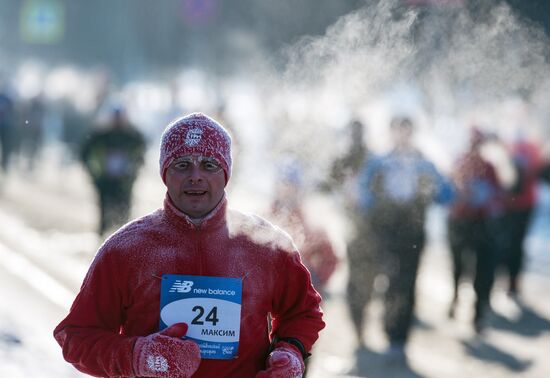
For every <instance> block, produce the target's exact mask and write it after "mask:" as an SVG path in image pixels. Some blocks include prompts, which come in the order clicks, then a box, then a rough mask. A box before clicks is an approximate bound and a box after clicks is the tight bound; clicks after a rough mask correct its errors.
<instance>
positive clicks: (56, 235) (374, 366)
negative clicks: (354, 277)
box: [0, 168, 550, 378]
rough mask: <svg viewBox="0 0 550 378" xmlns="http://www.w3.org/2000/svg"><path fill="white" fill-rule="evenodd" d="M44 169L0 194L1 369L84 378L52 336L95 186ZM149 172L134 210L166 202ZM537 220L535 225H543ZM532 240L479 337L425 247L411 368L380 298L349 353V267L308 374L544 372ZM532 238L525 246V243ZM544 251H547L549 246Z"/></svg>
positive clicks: (84, 261) (538, 262) (546, 328)
mask: <svg viewBox="0 0 550 378" xmlns="http://www.w3.org/2000/svg"><path fill="white" fill-rule="evenodd" d="M62 177H63V178H61V176H59V174H58V173H56V172H53V171H52V172H45V173H44V174H43V175H41V176H38V177H34V178H33V180H32V181H30V180H29V178H25V177H24V176H15V177H11V178H10V180H9V181H8V182H5V183H4V185H3V191H2V194H1V195H0V224H1V225H2V227H0V277H1V278H0V280H1V285H0V297H1V298H2V299H3V300H2V301H1V302H0V303H1V305H0V306H1V307H0V376H1V377H10V378H12V377H14V378H17V377H41V378H42V377H43V378H51V377H56V378H61V377H75V376H79V375H78V374H77V373H76V371H75V370H74V369H73V368H72V367H71V366H69V365H68V364H67V363H65V362H64V361H63V359H62V356H61V350H60V348H59V347H58V346H57V344H56V343H55V341H54V340H53V338H52V336H51V333H52V330H53V328H54V326H55V325H56V324H57V323H58V322H59V320H61V318H62V317H63V316H64V314H65V313H66V311H67V308H68V305H69V303H70V301H71V299H72V296H74V293H75V292H76V290H77V289H78V287H79V285H80V282H81V280H82V277H83V275H84V274H85V272H86V269H87V266H88V264H89V262H90V261H91V259H92V256H93V253H94V252H95V250H96V249H97V247H98V245H99V243H100V240H99V239H98V238H97V237H96V236H95V234H94V233H93V229H94V227H95V222H96V215H95V207H94V202H93V201H94V199H93V192H91V189H90V188H89V186H88V184H87V182H86V180H85V177H84V176H83V175H82V172H80V171H79V170H78V169H74V168H68V169H67V170H66V171H65V172H64V174H63V176H62ZM158 181H159V180H158V178H157V177H156V172H154V170H151V171H150V172H149V173H148V174H146V175H144V177H142V178H140V182H139V186H138V188H137V193H136V197H137V198H138V199H139V201H138V202H139V206H138V207H136V209H135V210H134V213H135V214H136V215H137V214H143V213H145V212H148V211H150V210H152V209H154V208H155V207H156V206H157V205H159V204H160V203H161V199H162V196H163V189H162V187H160V186H159V185H157V184H158ZM537 227H542V225H538V224H537ZM541 232H543V229H542V228H541V230H540V231H539V233H538V234H537V235H538V236H539V238H538V239H537V238H534V239H532V243H531V244H532V247H533V248H532V252H530V256H529V257H530V260H529V265H528V269H529V273H528V274H527V275H526V277H525V281H524V291H525V296H524V304H523V305H521V306H518V305H517V304H516V303H514V302H511V301H510V300H508V299H507V298H506V296H505V295H504V294H503V291H502V290H501V289H500V288H499V287H498V286H497V288H496V290H495V293H494V297H493V305H494V307H495V310H496V312H497V313H496V315H495V316H494V317H493V319H492V320H491V327H490V329H489V330H488V332H487V335H486V336H485V337H484V338H476V337H474V335H473V332H472V330H471V328H470V322H469V319H470V316H471V312H470V308H471V306H470V303H469V301H471V300H472V299H473V297H472V293H471V288H470V287H469V286H467V285H465V286H464V288H463V292H464V295H463V296H462V297H463V298H464V299H463V301H462V303H461V307H460V309H459V312H458V314H457V319H456V320H454V321H451V320H449V319H448V318H447V317H446V310H447V305H448V302H449V299H450V293H451V276H450V267H449V261H448V255H447V253H448V252H447V250H446V249H445V245H441V244H434V245H432V246H430V248H428V249H427V250H426V252H425V254H424V258H423V263H422V267H421V275H420V278H419V282H418V294H419V296H418V298H419V300H418V311H417V314H418V316H417V318H418V319H417V324H416V326H415V328H414V331H413V334H412V339H411V343H410V349H409V354H410V368H408V369H405V368H402V367H395V366H387V365H384V363H383V362H382V360H381V358H380V356H379V353H380V352H381V351H382V350H383V348H384V347H385V340H384V337H383V336H382V332H381V328H380V322H379V320H380V317H381V316H383V314H382V312H381V308H380V304H379V303H378V302H374V303H373V305H372V306H371V307H370V308H369V310H368V311H369V312H368V313H369V319H370V323H369V327H368V329H367V333H366V335H365V336H366V340H367V344H368V346H369V349H359V350H356V341H355V338H354V336H353V332H352V328H351V323H350V321H349V315H348V313H347V309H346V306H345V297H344V291H343V290H344V289H343V288H344V284H345V280H346V266H345V263H344V264H342V265H341V267H340V270H339V271H338V272H337V274H336V276H335V277H334V279H333V281H332V282H331V286H330V289H329V296H328V297H327V299H326V301H325V304H324V309H325V312H326V321H327V328H326V330H325V331H324V332H323V333H322V334H321V338H320V340H319V342H318V343H317V345H316V347H315V350H314V357H313V359H312V362H311V370H310V375H309V376H310V377H321V378H323V377H327V378H328V377H344V376H348V377H351V376H358V377H438V378H439V377H445V378H447V377H449V378H453V377H464V376H472V377H474V376H476V377H477V376H484V377H541V378H543V377H548V376H550V361H548V358H547V355H548V351H549V350H550V321H549V320H548V319H550V292H549V291H548V290H547V288H548V287H550V273H549V272H550V260H549V258H548V256H549V255H550V251H549V250H548V248H549V247H548V244H545V242H544V240H546V239H544V238H541V236H540V235H541ZM531 244H530V245H531ZM545 248H546V249H545Z"/></svg>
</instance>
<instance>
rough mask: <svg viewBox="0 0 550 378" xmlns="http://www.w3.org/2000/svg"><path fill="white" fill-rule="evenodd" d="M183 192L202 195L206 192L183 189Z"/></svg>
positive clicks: (190, 194)
mask: <svg viewBox="0 0 550 378" xmlns="http://www.w3.org/2000/svg"><path fill="white" fill-rule="evenodd" d="M183 193H185V194H186V195H188V196H202V195H205V194H206V191H205V190H184V191H183Z"/></svg>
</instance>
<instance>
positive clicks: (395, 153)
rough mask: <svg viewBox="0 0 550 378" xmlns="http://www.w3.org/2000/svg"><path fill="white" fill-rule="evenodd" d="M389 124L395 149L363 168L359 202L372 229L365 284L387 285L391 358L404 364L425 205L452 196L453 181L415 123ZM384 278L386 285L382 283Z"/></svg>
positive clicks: (400, 120) (397, 121) (368, 286)
mask: <svg viewBox="0 0 550 378" xmlns="http://www.w3.org/2000/svg"><path fill="white" fill-rule="evenodd" d="M390 129H391V133H392V138H393V142H394V149H393V150H392V151H391V152H390V153H388V154H386V155H384V156H381V157H372V158H370V159H368V160H367V163H366V165H365V166H364V168H362V171H361V174H360V179H359V201H360V204H361V207H362V209H363V212H364V213H363V216H364V217H365V221H366V222H367V223H368V225H369V228H370V230H371V232H370V240H369V264H370V267H369V268H368V269H367V270H366V271H365V281H364V282H365V284H364V285H365V288H366V289H367V290H368V291H369V293H368V295H369V296H370V295H372V290H373V286H374V284H375V283H376V282H375V280H377V281H378V283H379V284H378V286H380V287H381V286H387V289H386V291H385V295H384V308H385V315H384V329H385V332H386V335H387V337H388V341H389V347H388V349H387V351H386V357H387V359H388V360H389V361H390V362H397V363H405V364H406V362H407V359H406V351H405V347H406V343H407V340H408V337H409V332H410V329H411V324H412V320H413V312H414V304H415V284H416V277H417V271H418V265H419V262H420V255H421V252H422V250H423V248H424V243H425V240H426V236H425V231H424V229H425V220H426V208H427V207H428V205H430V204H431V203H432V202H434V201H436V202H438V203H446V202H448V201H449V200H450V199H451V196H452V190H451V187H450V185H449V184H448V183H447V182H446V181H445V180H444V178H443V177H442V176H441V175H440V174H439V173H438V171H437V170H436V168H435V166H434V165H433V164H432V163H431V162H429V161H428V160H426V158H424V156H423V155H422V153H421V152H420V151H419V150H418V149H416V148H415V147H414V145H413V143H412V138H413V133H414V126H413V123H412V121H411V120H410V119H409V118H404V117H397V118H394V119H393V120H392V121H391V124H390ZM382 282H384V284H382Z"/></svg>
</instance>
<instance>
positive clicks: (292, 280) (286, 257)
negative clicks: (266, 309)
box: [271, 251, 325, 351]
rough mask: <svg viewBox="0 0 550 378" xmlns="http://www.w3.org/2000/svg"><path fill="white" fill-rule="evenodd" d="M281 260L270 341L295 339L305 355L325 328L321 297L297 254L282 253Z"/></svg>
mask: <svg viewBox="0 0 550 378" xmlns="http://www.w3.org/2000/svg"><path fill="white" fill-rule="evenodd" d="M282 259H283V264H282V265H281V266H280V268H279V269H278V272H279V280H278V287H277V288H276V290H275V291H276V297H275V299H274V303H273V313H272V316H273V320H272V331H271V337H272V338H273V336H275V335H276V336H278V337H279V338H281V337H292V338H296V339H298V340H300V342H301V343H302V344H303V345H304V347H305V350H306V351H310V350H311V347H312V346H313V344H314V343H315V341H316V340H317V338H318V337H319V331H320V330H321V329H323V328H324V327H325V323H324V321H323V319H322V317H323V312H322V310H321V307H320V302H321V296H320V295H319V294H318V293H317V291H315V289H314V288H313V285H312V284H311V277H310V273H309V271H308V270H307V268H306V267H305V266H304V265H303V264H302V262H301V260H300V255H299V253H298V252H297V251H293V252H291V253H284V254H283V256H282Z"/></svg>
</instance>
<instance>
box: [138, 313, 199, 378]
mask: <svg viewBox="0 0 550 378" xmlns="http://www.w3.org/2000/svg"><path fill="white" fill-rule="evenodd" d="M187 328H188V327H187V324H185V323H176V324H174V325H172V326H170V327H168V328H166V329H165V330H163V331H161V332H157V333H153V334H152V335H149V336H144V337H139V338H138V339H137V341H136V344H135V346H134V356H133V358H134V361H133V363H134V374H135V376H136V377H154V378H166V377H178V378H185V377H191V376H192V375H193V374H194V373H195V371H197V369H198V368H199V364H200V362H201V352H200V349H199V346H198V345H197V344H196V343H195V342H193V341H190V340H182V339H181V338H182V337H183V336H185V334H186V333H187Z"/></svg>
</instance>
